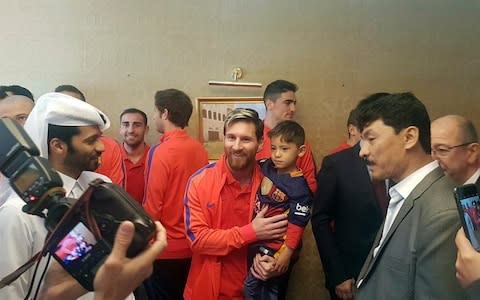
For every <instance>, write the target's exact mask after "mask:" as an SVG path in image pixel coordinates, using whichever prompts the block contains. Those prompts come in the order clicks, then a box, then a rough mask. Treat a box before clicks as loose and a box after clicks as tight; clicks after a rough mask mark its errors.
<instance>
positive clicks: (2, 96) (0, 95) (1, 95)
mask: <svg viewBox="0 0 480 300" xmlns="http://www.w3.org/2000/svg"><path fill="white" fill-rule="evenodd" d="M7 97H8V95H7V93H5V91H4V90H2V87H1V86H0V100H3V99H5V98H7Z"/></svg>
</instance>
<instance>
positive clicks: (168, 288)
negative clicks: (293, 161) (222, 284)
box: [143, 89, 208, 299]
mask: <svg viewBox="0 0 480 300" xmlns="http://www.w3.org/2000/svg"><path fill="white" fill-rule="evenodd" d="M192 111H193V105H192V101H191V100H190V97H188V95H187V94H185V93H184V92H182V91H179V90H176V89H166V90H162V91H158V92H157V93H156V94H155V115H154V121H155V126H156V129H157V131H158V132H159V133H163V136H162V137H161V138H160V143H159V144H157V145H155V146H154V147H152V148H151V149H150V151H149V154H148V158H147V166H146V173H145V176H146V182H145V200H144V201H143V207H144V208H145V211H146V212H147V213H149V214H150V216H151V217H152V219H154V220H156V221H160V222H161V223H162V224H163V226H165V229H166V230H167V241H168V246H167V248H166V249H165V251H163V252H162V254H161V255H160V256H159V257H158V259H157V260H156V261H155V263H154V267H153V274H152V276H151V282H152V292H153V293H154V294H155V295H154V296H155V299H182V293H183V289H184V287H185V282H186V280H187V275H188V270H189V269H190V261H191V257H192V252H191V250H190V247H189V244H188V241H187V237H186V236H185V225H184V222H183V195H184V193H185V187H186V185H187V181H188V178H190V176H191V175H192V174H193V173H194V172H195V171H197V170H198V169H200V168H202V167H203V166H205V165H206V164H208V155H207V151H206V150H205V148H204V147H203V145H202V144H201V143H200V142H198V141H197V140H194V139H193V138H191V137H190V136H189V135H188V133H187V130H186V128H185V127H187V126H188V121H189V119H190V116H191V115H192Z"/></svg>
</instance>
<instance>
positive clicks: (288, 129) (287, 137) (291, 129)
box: [268, 120, 305, 147]
mask: <svg viewBox="0 0 480 300" xmlns="http://www.w3.org/2000/svg"><path fill="white" fill-rule="evenodd" d="M268 137H269V138H270V139H272V138H274V137H280V139H281V140H282V141H284V142H286V143H294V144H295V145H297V147H300V146H302V145H304V144H305V130H303V127H302V126H300V124H298V123H297V122H295V121H292V120H286V121H282V122H280V123H278V124H277V126H275V127H274V128H273V129H272V130H270V131H269V132H268Z"/></svg>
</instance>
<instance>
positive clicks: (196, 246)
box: [184, 178, 256, 256]
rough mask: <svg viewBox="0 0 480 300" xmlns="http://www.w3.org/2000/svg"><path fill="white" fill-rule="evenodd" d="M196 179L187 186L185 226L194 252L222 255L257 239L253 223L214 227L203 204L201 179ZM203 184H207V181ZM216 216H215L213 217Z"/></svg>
mask: <svg viewBox="0 0 480 300" xmlns="http://www.w3.org/2000/svg"><path fill="white" fill-rule="evenodd" d="M195 179H198V178H193V180H192V181H191V182H190V183H189V184H188V186H187V190H186V196H185V202H184V203H185V227H186V232H187V237H188V240H189V241H190V243H191V248H192V252H194V253H199V254H205V255H217V256H222V255H227V254H229V253H230V252H231V251H233V250H235V249H239V248H241V247H243V246H245V245H247V244H249V243H251V242H253V241H255V240H256V236H255V232H254V231H253V227H252V224H251V223H249V224H247V225H245V226H242V227H238V226H235V227H232V228H229V229H216V228H212V224H209V221H208V217H207V216H206V214H207V213H209V212H208V211H206V210H204V209H203V207H202V205H201V203H202V202H201V200H200V198H201V197H202V195H201V193H202V192H201V191H202V189H201V188H199V185H200V183H201V181H197V180H195ZM203 184H204V185H205V183H203ZM206 205H207V204H205V209H206ZM214 212H215V211H214ZM217 212H218V211H217ZM215 217H216V216H213V218H215ZM210 223H213V222H210Z"/></svg>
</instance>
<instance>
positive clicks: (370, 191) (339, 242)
mask: <svg viewBox="0 0 480 300" xmlns="http://www.w3.org/2000/svg"><path fill="white" fill-rule="evenodd" d="M385 95H388V94H387V93H378V94H373V95H371V96H369V97H368V98H367V99H370V100H367V99H365V100H364V101H363V102H365V103H368V102H369V101H373V100H374V99H376V98H379V97H382V96H385ZM350 115H351V118H349V120H351V125H352V126H355V127H357V120H356V110H353V111H352V113H351V114H350ZM359 152H360V143H357V144H355V145H354V146H353V147H352V148H349V149H346V150H343V151H340V152H337V153H334V154H331V155H328V156H326V157H325V158H324V159H323V162H322V167H321V169H320V171H319V172H318V175H317V183H318V190H317V193H316V194H315V198H314V203H313V212H312V230H313V234H314V236H315V240H316V242H317V248H318V253H319V254H320V258H321V260H322V264H323V270H324V273H325V277H326V282H325V283H326V287H327V289H328V290H329V292H330V299H332V300H334V299H352V297H353V286H354V282H355V278H356V277H357V276H358V273H359V272H360V268H361V267H362V265H363V262H364V260H365V258H366V256H367V254H368V252H369V250H370V248H371V246H372V243H373V241H374V239H375V235H376V233H377V231H378V228H379V227H380V225H381V224H382V221H383V217H384V214H385V209H386V206H387V205H388V203H387V201H386V200H387V199H386V191H385V181H384V180H381V181H378V182H376V183H375V186H378V187H379V189H380V190H379V191H378V193H382V192H383V195H380V196H379V197H377V194H376V191H375V188H374V184H372V180H371V178H370V175H369V173H368V169H367V165H366V163H365V160H363V159H362V158H360V156H359ZM382 185H383V187H382ZM382 188H383V191H382ZM382 202H383V203H382Z"/></svg>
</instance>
